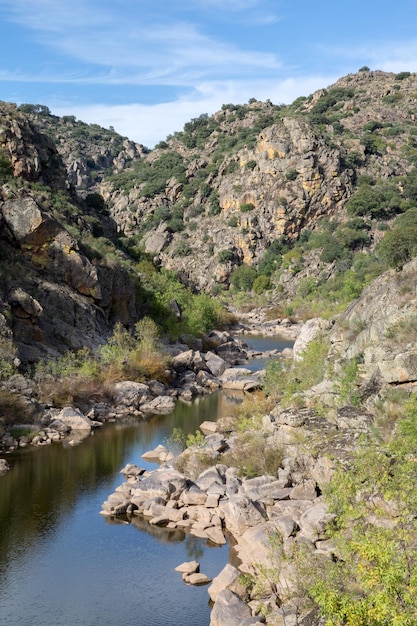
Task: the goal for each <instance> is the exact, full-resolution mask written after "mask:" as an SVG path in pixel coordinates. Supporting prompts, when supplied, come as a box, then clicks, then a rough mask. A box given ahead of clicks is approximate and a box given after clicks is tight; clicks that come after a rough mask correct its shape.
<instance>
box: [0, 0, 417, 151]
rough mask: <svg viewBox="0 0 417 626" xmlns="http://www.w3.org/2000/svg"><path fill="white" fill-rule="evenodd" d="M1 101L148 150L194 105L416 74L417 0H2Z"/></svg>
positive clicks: (194, 110)
mask: <svg viewBox="0 0 417 626" xmlns="http://www.w3.org/2000/svg"><path fill="white" fill-rule="evenodd" d="M0 15H1V20H0V47H1V54H0V81H1V93H0V99H2V100H5V101H7V102H16V103H18V104H21V103H23V102H25V103H32V104H44V105H46V106H48V107H49V108H50V109H51V111H52V113H55V114H57V115H67V114H68V115H75V116H76V117H77V118H78V119H81V120H84V121H86V122H89V123H98V124H100V125H102V126H105V127H109V126H114V128H115V130H117V131H118V132H120V133H121V134H122V135H125V136H127V137H129V138H130V139H133V140H135V141H137V142H139V143H143V144H145V145H147V146H149V147H152V146H153V145H154V144H155V143H156V142H158V141H160V140H161V139H165V138H166V136H167V135H168V134H170V133H172V132H174V131H176V130H181V129H182V127H183V125H184V123H185V122H187V121H189V120H190V119H191V118H193V117H197V116H198V115H200V114H201V113H210V114H211V113H214V112H215V111H217V110H218V109H220V107H221V105H222V104H225V103H228V102H233V103H235V104H240V103H245V102H247V101H248V100H249V98H252V97H254V98H257V99H258V100H266V99H267V98H269V99H270V100H272V102H274V103H275V104H279V103H289V102H291V101H292V100H294V99H295V98H296V97H298V96H300V95H309V94H310V93H312V92H313V91H315V90H316V89H319V88H321V87H326V86H327V85H329V84H331V83H333V82H334V81H336V80H337V79H338V78H340V77H341V76H344V75H346V74H349V73H352V72H356V71H357V70H358V69H359V68H360V67H362V66H364V65H368V66H369V67H370V68H371V69H382V70H386V71H393V72H400V71H411V72H413V71H417V30H416V26H417V1H416V0H398V1H397V2H390V1H388V0H378V1H376V0H361V1H359V0H350V2H349V3H342V2H340V3H339V2H337V1H336V2H330V1H328V0H324V1H320V0H318V1H316V2H312V0H298V1H297V2H295V1H294V0H293V1H291V0H178V1H177V0H100V1H99V0H0Z"/></svg>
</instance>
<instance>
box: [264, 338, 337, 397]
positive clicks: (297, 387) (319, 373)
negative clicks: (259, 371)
mask: <svg viewBox="0 0 417 626" xmlns="http://www.w3.org/2000/svg"><path fill="white" fill-rule="evenodd" d="M328 351H329V344H328V343H327V341H326V340H325V339H323V338H322V337H317V338H316V339H313V340H312V341H311V342H310V343H309V344H308V346H307V347H306V349H305V350H304V351H303V352H302V354H301V355H300V356H301V360H299V361H292V362H291V363H283V362H282V361H281V360H271V361H270V362H269V363H268V365H267V368H266V374H265V378H264V389H265V392H266V393H267V394H268V395H269V396H270V397H271V398H272V399H274V400H281V401H282V402H284V403H286V404H288V403H291V402H292V401H293V400H294V396H296V395H297V394H299V393H300V392H303V391H306V390H307V389H310V388H311V387H313V386H314V385H316V384H318V383H319V382H321V381H322V380H323V377H324V374H325V370H326V358H327V354H328Z"/></svg>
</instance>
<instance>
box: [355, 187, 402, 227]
mask: <svg viewBox="0 0 417 626" xmlns="http://www.w3.org/2000/svg"><path fill="white" fill-rule="evenodd" d="M346 209H347V212H348V214H349V215H359V216H367V215H368V216H370V217H372V218H375V219H381V218H382V219H384V218H389V217H392V216H393V215H395V214H396V213H401V212H402V211H403V210H404V201H403V200H402V198H401V194H400V191H399V189H398V187H397V186H396V185H395V184H394V183H386V182H383V183H379V184H378V185H375V186H374V187H371V186H370V185H368V184H362V185H361V186H360V187H359V189H358V190H357V191H356V192H355V193H354V195H353V196H352V197H351V198H349V200H348V201H347V203H346Z"/></svg>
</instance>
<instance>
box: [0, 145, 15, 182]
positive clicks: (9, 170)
mask: <svg viewBox="0 0 417 626" xmlns="http://www.w3.org/2000/svg"><path fill="white" fill-rule="evenodd" d="M11 178H13V165H12V162H11V160H10V159H9V158H8V157H6V156H5V155H4V154H2V153H1V152H0V181H2V182H7V181H8V180H10V179H11Z"/></svg>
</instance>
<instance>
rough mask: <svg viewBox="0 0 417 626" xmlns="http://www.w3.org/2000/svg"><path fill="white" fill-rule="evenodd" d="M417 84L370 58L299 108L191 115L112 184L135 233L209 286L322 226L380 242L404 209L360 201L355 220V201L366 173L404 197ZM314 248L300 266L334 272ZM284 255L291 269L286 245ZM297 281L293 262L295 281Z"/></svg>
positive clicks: (258, 106)
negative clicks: (370, 208) (369, 207)
mask: <svg viewBox="0 0 417 626" xmlns="http://www.w3.org/2000/svg"><path fill="white" fill-rule="evenodd" d="M416 93H417V77H416V76H415V75H410V74H409V73H407V72H403V73H400V74H388V73H384V72H380V71H368V70H367V68H364V69H362V71H359V72H358V73H357V74H355V75H349V76H346V77H344V78H342V79H340V80H339V81H337V83H335V84H334V85H332V86H330V87H329V88H328V89H324V90H320V91H318V92H316V93H314V94H312V95H311V96H310V97H308V98H299V99H298V100H296V101H295V102H294V103H293V104H292V105H291V106H288V107H287V106H276V105H273V104H271V103H270V102H266V103H262V102H257V101H250V102H249V103H248V104H246V105H231V104H226V105H224V106H223V107H222V110H221V111H219V112H218V113H216V114H215V115H213V116H212V117H208V116H206V115H201V116H200V117H199V118H196V119H194V120H191V121H190V122H189V123H188V124H186V125H185V126H184V129H183V131H181V132H178V133H175V135H174V136H172V137H168V138H167V140H166V141H162V142H161V143H160V144H159V145H158V146H157V147H156V149H155V150H153V151H152V152H151V153H150V154H149V155H146V156H145V157H144V158H143V159H141V160H135V161H133V162H132V164H131V166H129V167H127V169H125V170H124V171H123V172H121V173H120V174H117V175H115V176H113V177H111V178H110V179H109V180H106V181H105V182H104V183H102V184H101V185H100V192H101V193H102V194H103V196H104V197H105V198H106V201H107V203H108V206H109V208H110V211H111V214H112V216H113V218H114V219H115V221H116V222H117V224H118V226H119V228H120V229H121V230H122V231H123V232H124V233H125V234H126V235H128V236H131V237H135V238H137V239H138V240H140V241H141V242H142V244H143V245H144V247H145V249H146V250H147V251H148V252H150V253H151V254H153V255H155V256H156V257H157V258H158V260H159V262H161V263H162V264H163V265H165V266H166V267H170V268H173V269H176V270H177V271H179V272H180V273H181V275H182V277H183V278H184V279H185V280H188V281H189V282H190V283H192V284H194V285H196V286H197V287H198V288H213V286H215V285H216V284H217V287H216V286H215V287H214V289H215V291H216V290H217V291H218V284H219V283H220V284H223V285H224V286H226V287H227V286H228V285H229V282H230V279H231V274H232V272H233V270H234V269H235V268H236V267H239V266H241V265H243V264H247V265H249V266H253V267H255V268H256V269H257V270H258V273H259V271H260V273H261V274H263V273H265V268H264V267H263V259H265V254H266V252H267V250H271V248H272V249H273V250H274V249H275V250H278V248H279V244H280V243H283V242H284V243H286V244H287V246H289V247H290V248H291V247H292V246H294V244H295V243H296V242H300V240H301V241H303V238H304V241H305V240H306V239H307V235H310V233H311V232H313V233H317V232H320V231H323V230H326V229H327V231H328V234H329V235H331V234H333V233H334V231H335V230H336V228H339V232H338V233H337V236H336V239H338V240H341V241H342V243H343V244H344V243H345V242H344V241H343V240H346V239H349V237H350V240H349V242H348V243H347V247H348V248H349V249H350V250H351V251H356V250H361V249H365V250H368V249H372V248H373V246H374V244H375V242H377V241H379V239H381V237H382V230H378V224H379V226H380V222H381V221H388V223H389V220H390V219H391V218H392V217H393V216H394V215H395V213H396V210H394V208H393V207H391V210H387V211H386V212H385V214H384V212H383V211H381V212H380V213H378V212H377V211H375V214H372V212H367V211H366V210H364V211H360V210H358V209H357V210H356V211H354V210H351V212H350V216H354V217H357V216H360V217H363V218H364V219H365V223H362V224H361V225H359V226H358V224H353V225H352V224H347V222H348V221H349V212H347V211H346V205H347V201H348V200H349V198H351V197H352V196H354V195H355V193H357V191H358V189H359V188H360V187H361V185H363V184H368V185H371V186H373V187H374V188H375V189H379V187H380V186H381V185H382V186H384V184H386V183H387V182H388V181H389V184H392V186H393V187H394V188H395V189H396V190H397V191H398V193H399V202H400V201H401V200H404V198H403V197H401V193H402V190H401V185H402V182H403V180H404V176H406V175H407V173H409V172H410V171H411V170H412V169H413V160H414V159H415V157H416V154H417V150H416V132H417V126H416V117H415V105H416ZM382 202H384V200H382ZM329 221H330V223H331V225H332V229H330V230H329ZM344 226H345V227H346V226H347V227H348V228H349V229H350V231H349V233H346V232H340V230H341V228H342V227H344ZM380 228H381V229H382V227H380ZM352 230H361V231H362V235H363V236H362V238H361V237H356V238H355V237H354V236H353V234H352V232H351V231H352ZM365 234H366V237H365ZM316 247H318V248H320V246H316ZM303 253H304V254H303V256H306V257H307V259H306V263H305V264H303V263H299V262H298V261H299V260H297V262H296V263H292V261H291V260H290V262H289V263H287V265H298V266H299V267H297V272H293V274H294V273H298V272H299V271H300V270H301V269H304V265H305V266H308V275H313V276H315V277H319V276H320V275H321V273H322V271H323V270H324V273H326V265H325V262H326V260H327V259H324V263H320V260H318V259H317V254H314V253H313V254H310V250H308V249H307V248H306V247H305V246H304V250H303ZM307 253H308V254H307ZM329 260H330V262H331V261H333V260H334V259H333V258H331V257H330V259H329ZM274 263H275V268H277V267H278V268H280V264H281V258H280V255H279V254H277V255H276V257H275V258H274ZM281 269H282V270H286V269H288V268H286V267H285V264H284V266H282V265H281ZM266 273H267V274H268V271H266ZM269 274H270V272H269ZM300 276H302V275H300ZM300 276H299V277H300ZM286 282H287V281H286V276H285V271H284V275H283V276H282V277H281V284H282V286H283V287H284V288H285V289H284V291H287V285H286ZM288 293H289V294H290V293H291V288H289V289H288Z"/></svg>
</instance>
